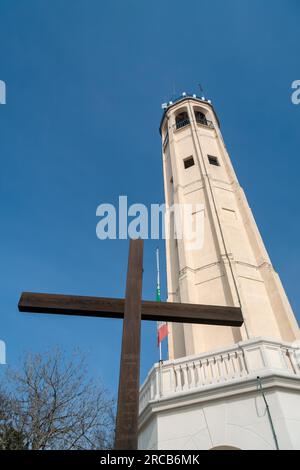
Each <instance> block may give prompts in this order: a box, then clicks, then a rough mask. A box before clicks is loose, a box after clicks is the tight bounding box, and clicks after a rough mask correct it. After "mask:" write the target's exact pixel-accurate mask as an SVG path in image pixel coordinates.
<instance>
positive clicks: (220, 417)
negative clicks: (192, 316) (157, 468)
mask: <svg viewBox="0 0 300 470" xmlns="http://www.w3.org/2000/svg"><path fill="white" fill-rule="evenodd" d="M258 376H259V377H260V378H261V383H262V386H263V390H264V394H265V397H266V400H267V403H268V405H269V410H270V413H271V418H272V422H273V426H274V429H275V433H276V436H277V440H278V445H279V448H280V449H299V450H300V348H299V347H298V346H297V345H291V344H288V343H280V342H276V341H273V340H270V339H266V338H257V339H253V340H250V341H246V342H241V343H239V344H238V345H236V346H234V347H232V348H227V349H222V350H219V351H215V352H214V353H210V354H202V355H194V356H190V357H186V358H182V359H178V360H175V361H166V362H165V363H164V364H163V365H159V364H157V365H155V367H154V368H153V369H152V370H151V371H150V373H149V375H148V377H147V379H146V381H145V383H144V384H143V386H142V388H141V395H140V432H139V435H140V438H139V448H141V449H160V450H167V449H170V450H171V449H174V450H175V449H187V450H200V449H202V450H209V449H212V448H215V447H220V446H221V447H223V446H230V447H234V448H239V449H250V450H251V449H262V450H263V449H264V450H272V449H275V448H276V445H275V440H274V436H273V433H272V427H271V423H270V420H269V417H268V414H267V408H266V404H265V401H264V399H263V396H262V394H261V391H260V389H259V383H258V381H257V377H258Z"/></svg>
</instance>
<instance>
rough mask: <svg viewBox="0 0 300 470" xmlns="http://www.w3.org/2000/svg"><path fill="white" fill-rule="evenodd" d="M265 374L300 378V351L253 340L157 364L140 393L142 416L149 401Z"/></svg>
mask: <svg viewBox="0 0 300 470" xmlns="http://www.w3.org/2000/svg"><path fill="white" fill-rule="evenodd" d="M266 370H272V371H273V372H274V371H276V372H278V373H284V374H291V375H293V376H294V375H299V376H300V347H299V345H297V346H293V345H291V344H289V343H283V342H277V341H272V340H269V339H265V338H254V339H252V340H249V341H244V342H240V343H238V344H236V345H234V346H232V347H228V348H224V349H222V350H218V351H215V352H212V353H207V354H200V355H196V356H189V357H184V358H180V359H176V360H174V361H165V362H163V363H162V364H155V365H154V367H153V368H152V369H151V370H150V372H149V374H148V376H147V378H146V380H145V382H144V383H143V385H142V387H141V390H140V412H142V411H143V410H144V409H145V408H146V406H147V404H148V403H149V402H150V401H155V400H159V399H163V398H166V397H169V396H172V395H174V394H178V393H187V392H188V391H190V390H192V391H193V390H195V391H196V390H197V389H198V390H200V389H204V388H205V387H208V386H214V385H215V386H217V385H218V384H224V383H226V382H229V381H232V382H234V381H237V380H241V379H243V378H247V377H250V376H256V375H259V373H262V372H263V371H266Z"/></svg>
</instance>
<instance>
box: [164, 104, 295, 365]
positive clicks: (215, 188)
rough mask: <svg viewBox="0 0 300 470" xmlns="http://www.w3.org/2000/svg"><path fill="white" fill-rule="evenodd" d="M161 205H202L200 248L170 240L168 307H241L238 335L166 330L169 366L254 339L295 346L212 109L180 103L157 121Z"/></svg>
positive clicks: (284, 303) (207, 329) (214, 329)
mask: <svg viewBox="0 0 300 470" xmlns="http://www.w3.org/2000/svg"><path fill="white" fill-rule="evenodd" d="M161 133H162V141H163V168H164V186H165V198H166V204H167V205H170V206H171V205H172V203H173V202H174V203H179V204H180V203H181V204H182V203H185V204H186V203H188V204H197V203H198V204H199V203H200V204H203V207H204V245H203V246H202V247H201V249H198V250H192V251H191V250H188V249H187V246H186V241H185V240H184V239H183V240H174V239H173V240H172V239H171V240H168V241H167V244H166V251H167V280H168V300H169V301H170V302H175V301H176V302H192V303H201V304H215V305H234V306H238V305H240V306H241V307H242V312H243V316H244V326H243V327H242V328H227V327H219V326H201V325H180V324H173V325H172V324H170V325H169V331H170V334H169V355H170V359H172V358H178V357H181V356H187V355H191V354H196V353H200V352H204V351H209V350H212V349H214V348H218V347H223V346H228V345H232V344H234V343H237V342H238V341H241V340H246V339H249V338H252V337H257V336H261V335H264V336H268V337H271V338H274V339H275V338H276V339H281V340H284V341H294V340H295V339H296V338H298V332H299V329H298V325H297V323H296V320H295V317H294V315H293V312H292V310H291V307H290V304H289V302H288V299H287V297H286V294H285V291H284V289H283V287H282V284H281V281H280V279H279V277H278V275H277V273H276V272H275V271H274V268H273V266H272V264H271V261H270V258H269V256H268V254H267V251H266V249H265V247H264V244H263V241H262V239H261V236H260V234H259V231H258V229H257V226H256V223H255V220H254V218H253V215H252V212H251V209H250V208H249V206H248V203H247V200H246V197H245V195H244V192H243V190H242V188H241V187H240V185H239V182H238V179H237V177H236V175H235V172H234V169H233V167H232V164H231V161H230V157H229V155H228V153H227V151H226V146H225V144H224V141H223V138H222V135H221V131H220V125H219V121H218V117H217V115H216V113H215V111H214V108H213V106H212V105H211V103H210V102H209V101H205V100H202V99H199V98H196V97H190V96H188V97H187V96H184V97H182V98H181V99H179V100H177V101H176V102H175V103H172V104H171V105H169V106H168V107H167V109H166V110H165V113H164V115H163V117H162V121H161Z"/></svg>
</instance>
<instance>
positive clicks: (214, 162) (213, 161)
mask: <svg viewBox="0 0 300 470" xmlns="http://www.w3.org/2000/svg"><path fill="white" fill-rule="evenodd" d="M207 156H208V161H209V163H210V164H211V165H215V166H220V163H219V160H218V159H217V157H213V156H212V155H207Z"/></svg>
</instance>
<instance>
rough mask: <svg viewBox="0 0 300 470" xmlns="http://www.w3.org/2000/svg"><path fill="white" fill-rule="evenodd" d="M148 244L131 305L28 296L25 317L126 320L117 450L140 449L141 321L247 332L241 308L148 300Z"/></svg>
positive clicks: (138, 245)
mask: <svg viewBox="0 0 300 470" xmlns="http://www.w3.org/2000/svg"><path fill="white" fill-rule="evenodd" d="M142 274H143V240H140V239H138V240H131V241H130V248H129V257H128V270H127V281H126V295H125V299H114V298H101V297H86V296H84V297H82V296H77V295H57V294H35V293H31V292H23V293H22V295H21V298H20V301H19V305H18V307H19V311H20V312H36V313H56V314H57V313H58V314H63V315H80V316H89V317H108V318H123V336H122V352H121V363H120V378H119V392H118V409H117V421H116V438H115V449H122V450H134V449H137V445H138V415H139V384H140V332H141V320H154V321H167V322H177V323H199V324H200V323H202V324H207V325H226V326H241V325H242V323H243V317H242V312H241V309H240V308H239V307H228V306H226V307H223V306H213V305H196V304H182V303H173V302H153V301H148V300H142Z"/></svg>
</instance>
